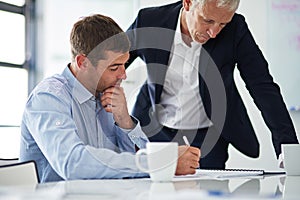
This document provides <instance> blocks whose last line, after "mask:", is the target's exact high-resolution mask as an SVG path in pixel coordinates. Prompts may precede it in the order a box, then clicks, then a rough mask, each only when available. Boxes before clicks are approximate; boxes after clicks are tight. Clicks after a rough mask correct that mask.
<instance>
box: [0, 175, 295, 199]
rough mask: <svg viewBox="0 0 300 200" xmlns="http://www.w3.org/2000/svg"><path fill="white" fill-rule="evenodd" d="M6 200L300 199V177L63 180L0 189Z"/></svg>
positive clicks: (2, 196) (0, 194)
mask: <svg viewBox="0 0 300 200" xmlns="http://www.w3.org/2000/svg"><path fill="white" fill-rule="evenodd" d="M2 199H5V200H10V199H13V200H16V199H26V200H30V199H39V200H48V199H51V200H52V199H80V200H81V199H82V200H90V199H122V200H124V199H130V200H144V199H150V200H154V199H160V200H161V199H168V200H169V199H175V200H177V199H188V200H194V199H197V200H199V199H201V200H202V199H300V176H295V177H292V176H289V177H287V176H285V175H275V176H264V177H263V176H261V177H252V178H250V177H247V178H246V177H244V178H229V179H209V178H202V179H197V180H195V179H193V180H185V181H174V182H169V183H153V182H151V181H150V180H149V179H120V180H116V179H115V180H75V181H62V182H55V183H46V184H39V185H36V186H27V187H10V188H7V187H1V186H0V200H2Z"/></svg>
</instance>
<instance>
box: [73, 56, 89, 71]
mask: <svg viewBox="0 0 300 200" xmlns="http://www.w3.org/2000/svg"><path fill="white" fill-rule="evenodd" d="M75 61H76V64H77V66H78V68H80V69H85V68H87V67H88V65H89V60H88V58H87V57H86V56H85V55H84V54H79V55H77V56H76V57H75Z"/></svg>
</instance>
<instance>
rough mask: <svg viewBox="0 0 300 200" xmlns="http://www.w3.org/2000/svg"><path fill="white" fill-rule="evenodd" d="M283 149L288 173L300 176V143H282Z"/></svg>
mask: <svg viewBox="0 0 300 200" xmlns="http://www.w3.org/2000/svg"><path fill="white" fill-rule="evenodd" d="M281 150H282V155H283V165H284V170H285V172H286V174H287V175H291V176H295V175H296V176H300V158H299V155H300V144H282V145H281Z"/></svg>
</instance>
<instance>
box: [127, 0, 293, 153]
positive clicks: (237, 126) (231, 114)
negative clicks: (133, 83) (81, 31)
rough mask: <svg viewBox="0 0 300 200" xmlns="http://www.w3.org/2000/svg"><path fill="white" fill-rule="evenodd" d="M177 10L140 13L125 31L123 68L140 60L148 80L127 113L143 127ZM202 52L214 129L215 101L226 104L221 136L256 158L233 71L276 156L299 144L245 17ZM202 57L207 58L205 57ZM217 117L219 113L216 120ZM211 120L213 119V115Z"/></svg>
mask: <svg viewBox="0 0 300 200" xmlns="http://www.w3.org/2000/svg"><path fill="white" fill-rule="evenodd" d="M181 8H182V3H181V1H180V2H177V3H173V4H169V5H165V6H161V7H153V8H146V9H142V10H140V12H139V14H138V16H137V18H136V20H135V21H134V22H133V24H132V25H131V27H130V28H129V29H128V30H127V33H128V36H129V38H130V40H131V43H132V49H131V52H130V54H131V55H130V60H129V62H128V63H129V64H130V63H131V62H132V61H133V60H134V59H135V58H137V57H140V58H142V59H143V60H144V61H145V63H146V64H147V73H148V78H147V81H146V83H145V84H144V85H143V86H142V88H141V90H140V93H139V94H138V97H137V101H136V104H135V106H134V110H133V113H132V114H133V115H134V116H136V117H137V118H138V119H139V120H140V122H141V125H142V126H144V127H145V126H147V125H148V124H149V123H152V122H151V121H153V118H151V116H150V115H149V114H148V113H149V112H150V113H151V112H152V115H153V116H155V114H153V113H155V109H156V108H157V106H158V105H159V102H160V96H161V93H162V89H163V83H164V78H165V74H166V70H167V66H168V62H169V56H170V50H171V47H172V43H173V38H174V34H175V32H174V30H175V29H176V25H177V19H178V16H179V12H180V9H181ZM203 48H204V49H205V50H206V51H205V50H203V49H202V50H201V55H200V64H199V71H200V73H199V74H201V75H199V92H200V95H201V97H202V101H203V104H204V107H205V110H206V112H207V115H208V116H209V117H210V119H211V120H212V122H213V123H214V124H215V125H216V124H218V123H219V122H218V120H219V121H220V120H221V121H222V119H217V121H215V119H212V115H213V114H214V113H218V111H215V110H216V109H223V107H224V106H218V101H219V102H221V103H220V104H222V103H224V102H225V116H224V118H225V122H224V123H223V125H224V126H220V127H221V128H222V130H221V132H222V135H221V136H222V137H223V138H224V139H225V140H226V141H228V142H229V143H231V144H232V145H233V146H234V147H235V148H237V149H238V150H239V151H241V152H242V153H244V154H245V155H247V156H250V157H258V155H259V143H258V140H257V137H256V135H255V132H254V129H253V127H252V125H251V122H250V119H249V117H248V114H247V111H246V108H245V106H244V104H243V102H242V99H241V97H240V95H239V93H238V90H237V87H236V85H235V82H234V77H233V72H234V69H235V67H237V68H238V70H239V72H240V75H241V77H242V79H243V80H244V82H245V84H246V88H247V89H248V91H249V93H250V95H251V96H252V98H253V100H254V102H255V104H256V106H257V107H258V109H259V110H260V111H261V114H262V116H263V119H264V121H265V123H266V125H267V126H268V128H269V129H270V130H271V132H272V142H273V146H274V148H275V152H276V155H277V156H278V155H279V154H280V152H281V148H280V146H281V144H282V143H298V141H297V137H296V133H295V129H294V127H293V124H292V121H291V118H290V116H289V114H288V111H287V109H286V105H285V103H284V101H283V99H282V96H281V94H280V89H279V87H278V85H277V84H276V83H274V82H273V78H272V76H271V75H270V73H269V70H268V63H267V61H266V60H265V58H264V56H263V54H262V52H261V51H260V49H259V47H258V46H257V44H256V43H255V41H254V39H253V37H252V35H251V33H250V31H249V29H248V26H247V24H246V22H245V19H244V17H243V16H242V15H240V14H235V15H234V16H233V19H232V21H231V22H230V23H229V24H227V25H226V27H225V28H224V29H223V30H222V31H221V32H220V33H219V35H218V36H217V37H216V38H215V39H210V40H209V41H208V42H207V43H205V44H204V45H203ZM206 53H208V54H209V55H210V57H209V56H206ZM214 66H215V67H217V69H218V71H219V73H220V75H221V80H222V82H223V84H222V85H223V89H222V88H221V89H220V90H219V91H218V92H213V91H212V90H211V89H210V88H212V89H214V88H218V86H216V87H215V85H216V84H217V82H218V81H217V79H218V76H214V75H211V74H212V73H213V72H212V71H213V70H212V69H213V67H214ZM209 74H210V75H209ZM212 79H215V80H212ZM209 91H211V92H209ZM212 93H214V94H213V95H214V96H212ZM218 93H219V95H218ZM216 99H217V100H216ZM214 109H215V110H214ZM222 112H223V111H220V115H222ZM215 115H216V114H215ZM215 118H218V114H217V115H216V117H215ZM221 118H222V117H221ZM221 125H222V123H221Z"/></svg>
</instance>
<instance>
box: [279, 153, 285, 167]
mask: <svg viewBox="0 0 300 200" xmlns="http://www.w3.org/2000/svg"><path fill="white" fill-rule="evenodd" d="M283 159H284V158H283V154H282V153H281V154H279V156H278V167H279V168H284V165H283Z"/></svg>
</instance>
